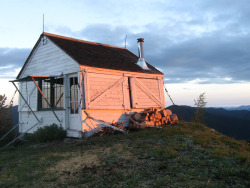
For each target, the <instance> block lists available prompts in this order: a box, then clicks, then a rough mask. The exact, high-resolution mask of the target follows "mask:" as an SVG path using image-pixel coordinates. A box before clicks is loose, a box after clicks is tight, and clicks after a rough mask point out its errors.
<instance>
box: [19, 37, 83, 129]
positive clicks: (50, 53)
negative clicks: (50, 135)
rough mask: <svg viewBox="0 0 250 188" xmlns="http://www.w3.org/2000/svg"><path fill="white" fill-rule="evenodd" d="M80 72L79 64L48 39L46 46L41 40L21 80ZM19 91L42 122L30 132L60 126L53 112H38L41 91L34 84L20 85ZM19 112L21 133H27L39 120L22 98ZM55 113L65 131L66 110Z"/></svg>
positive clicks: (24, 83)
mask: <svg viewBox="0 0 250 188" xmlns="http://www.w3.org/2000/svg"><path fill="white" fill-rule="evenodd" d="M79 71H80V66H79V64H78V63H77V62H75V61H74V60H73V59H72V58H71V57H69V56H68V55H67V54H66V53H65V52H64V51H62V50H61V49H60V48H58V47H57V46H56V45H55V44H54V43H53V42H51V41H50V40H49V39H46V40H45V42H44V44H43V41H42V40H41V42H40V43H39V44H38V45H37V46H36V48H35V49H34V51H33V54H32V55H31V57H30V59H29V61H28V62H27V64H26V65H25V67H24V69H23V71H22V74H21V75H20V78H23V77H26V76H28V75H66V74H69V73H73V72H79ZM19 89H20V91H21V92H22V95H23V96H24V98H25V99H26V100H27V102H28V103H29V105H30V106H31V108H32V110H33V111H34V112H35V114H36V115H37V116H38V117H39V119H41V120H42V123H40V124H39V125H38V126H36V127H35V128H33V129H31V130H30V131H29V132H34V131H35V130H36V129H37V128H38V127H42V126H46V125H51V124H52V123H56V124H57V125H59V122H58V120H57V119H56V117H55V116H54V114H53V113H52V111H37V108H38V104H37V103H38V99H37V97H38V92H39V91H38V90H37V88H36V86H35V84H34V83H33V82H21V83H20V84H19ZM64 89H65V88H64ZM64 92H65V91H64ZM65 96H66V95H64V101H65ZM64 109H65V108H64ZM18 110H19V122H21V125H20V132H25V131H26V130H28V129H29V128H30V127H32V126H33V125H34V124H36V123H37V120H36V118H35V117H34V115H33V114H32V113H31V112H30V110H29V109H28V107H27V105H26V104H25V102H24V100H23V99H22V98H21V97H20V96H19V109H18ZM55 112H56V114H57V115H58V117H59V119H60V120H62V126H63V128H64V129H65V128H66V127H67V123H66V122H65V117H66V112H65V110H56V111H55Z"/></svg>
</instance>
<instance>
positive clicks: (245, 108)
mask: <svg viewBox="0 0 250 188" xmlns="http://www.w3.org/2000/svg"><path fill="white" fill-rule="evenodd" d="M223 108H224V109H226V110H248V111H250V105H244V106H237V107H223Z"/></svg>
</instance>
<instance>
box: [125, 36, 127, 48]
mask: <svg viewBox="0 0 250 188" xmlns="http://www.w3.org/2000/svg"><path fill="white" fill-rule="evenodd" d="M126 46H127V34H126V36H125V48H126Z"/></svg>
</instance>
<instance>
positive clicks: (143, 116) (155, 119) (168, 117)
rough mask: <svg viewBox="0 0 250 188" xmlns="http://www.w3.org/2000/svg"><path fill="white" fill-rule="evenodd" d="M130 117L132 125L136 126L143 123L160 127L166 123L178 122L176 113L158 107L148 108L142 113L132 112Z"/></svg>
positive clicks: (140, 125) (140, 126)
mask: <svg viewBox="0 0 250 188" xmlns="http://www.w3.org/2000/svg"><path fill="white" fill-rule="evenodd" d="M131 119H132V122H131V123H132V125H133V126H135V127H137V128H142V127H143V126H144V125H148V126H155V127H160V126H163V125H167V124H177V123H178V117H177V115H176V114H172V111H171V110H169V109H159V108H148V109H145V110H144V111H143V112H142V113H137V112H135V113H134V114H132V116H131ZM136 124H137V125H136ZM144 127H145V126H144Z"/></svg>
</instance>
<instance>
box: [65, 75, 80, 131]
mask: <svg viewBox="0 0 250 188" xmlns="http://www.w3.org/2000/svg"><path fill="white" fill-rule="evenodd" d="M68 79H69V81H68V84H69V95H68V96H69V111H68V112H69V129H71V130H77V131H81V130H82V126H81V119H80V112H81V108H80V91H79V86H80V84H79V79H78V76H77V74H74V75H70V76H69V77H68Z"/></svg>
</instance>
